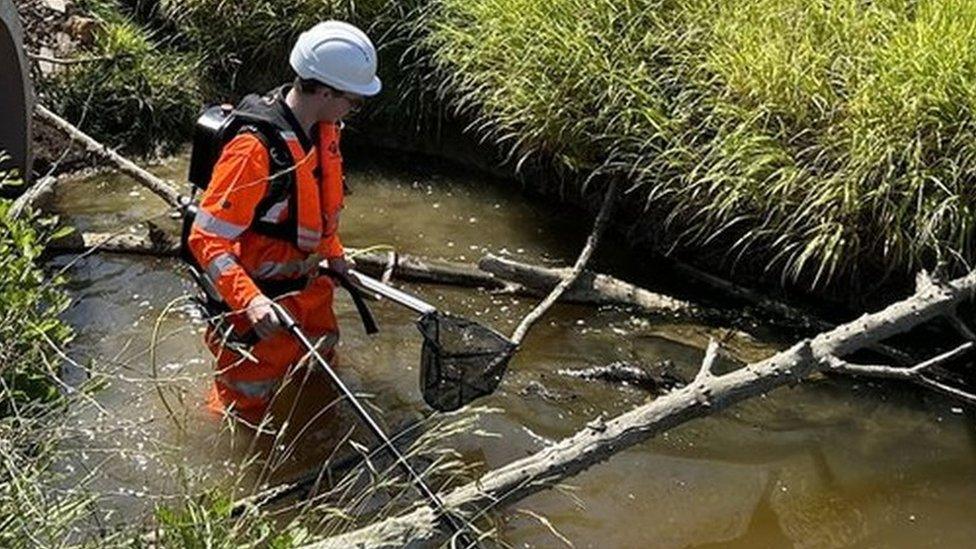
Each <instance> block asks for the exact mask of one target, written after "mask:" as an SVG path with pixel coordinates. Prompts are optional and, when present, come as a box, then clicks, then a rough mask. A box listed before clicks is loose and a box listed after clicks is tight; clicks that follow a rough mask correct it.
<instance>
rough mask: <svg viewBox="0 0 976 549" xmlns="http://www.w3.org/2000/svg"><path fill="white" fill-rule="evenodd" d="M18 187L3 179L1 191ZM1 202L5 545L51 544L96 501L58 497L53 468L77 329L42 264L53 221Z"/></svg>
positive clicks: (0, 506)
mask: <svg viewBox="0 0 976 549" xmlns="http://www.w3.org/2000/svg"><path fill="white" fill-rule="evenodd" d="M10 184H14V183H13V182H12V181H11V179H10V178H9V177H7V175H6V174H0V185H10ZM10 205H11V203H10V202H9V201H6V200H0V310H2V311H4V314H3V316H2V318H0V546H3V547H16V546H21V545H26V544H27V542H26V541H25V540H33V542H34V543H35V544H36V545H39V546H50V545H52V544H54V543H57V542H58V541H59V540H61V539H62V538H63V536H64V534H65V532H66V531H67V528H68V526H69V525H70V523H71V522H72V521H74V520H77V519H78V517H79V516H81V514H82V513H83V512H84V511H85V508H86V506H87V505H88V503H89V502H90V501H89V500H88V499H87V498H85V497H84V496H83V495H81V494H79V493H66V494H58V493H55V492H54V491H53V490H52V486H54V485H55V484H56V482H57V480H58V478H57V475H56V474H54V473H53V472H52V471H51V470H50V467H51V463H52V457H53V453H54V451H55V448H56V444H57V440H59V439H60V433H61V427H62V424H63V411H64V406H65V402H66V397H64V396H63V395H62V390H61V389H62V387H61V386H60V385H59V383H58V382H57V375H58V373H59V365H60V363H61V359H60V357H59V355H58V353H59V352H60V349H61V348H62V347H63V346H64V345H65V344H66V343H67V342H68V341H69V340H70V338H71V331H70V329H69V328H68V326H66V325H65V324H64V323H62V322H61V321H60V320H59V319H58V316H57V315H58V314H59V313H60V312H61V311H63V310H64V308H65V307H66V306H67V304H68V299H67V297H66V296H65V294H64V292H63V291H62V288H61V280H60V279H59V278H52V277H50V276H47V275H45V273H44V272H43V271H42V270H41V269H40V267H38V266H37V263H36V261H37V259H38V258H39V256H40V254H41V252H42V250H43V245H44V243H45V242H46V240H47V239H48V238H49V237H50V236H52V234H51V231H52V228H51V223H50V222H44V223H40V224H39V225H38V224H35V226H36V227H38V228H36V229H35V228H34V227H32V226H31V225H30V224H29V223H27V222H26V221H18V220H14V219H11V218H10V217H9V216H8V211H9V208H10Z"/></svg>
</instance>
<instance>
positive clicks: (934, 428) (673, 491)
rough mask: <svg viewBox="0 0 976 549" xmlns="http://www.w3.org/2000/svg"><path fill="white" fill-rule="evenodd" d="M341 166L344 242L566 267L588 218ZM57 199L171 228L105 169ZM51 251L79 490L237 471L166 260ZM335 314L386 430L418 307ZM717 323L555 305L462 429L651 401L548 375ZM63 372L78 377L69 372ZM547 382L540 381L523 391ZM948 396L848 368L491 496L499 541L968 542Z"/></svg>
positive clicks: (969, 512)
mask: <svg viewBox="0 0 976 549" xmlns="http://www.w3.org/2000/svg"><path fill="white" fill-rule="evenodd" d="M157 171H158V172H161V173H163V174H164V175H165V176H167V177H172V178H174V179H179V177H180V175H181V174H182V173H183V171H184V166H183V164H182V163H180V162H172V163H170V164H168V165H164V166H161V167H160V168H158V169H157ZM349 181H350V186H351V187H352V189H353V193H352V194H351V195H350V196H349V198H348V202H347V209H346V211H345V213H344V217H343V226H342V235H343V240H344V242H345V243H346V244H347V245H348V246H356V247H363V246H370V245H377V244H386V245H392V246H395V247H396V249H397V250H398V251H400V252H404V253H414V254H419V255H424V256H427V257H432V258H434V257H440V258H445V259H451V260H458V261H475V260H477V258H478V257H480V256H481V255H482V254H483V253H485V252H489V251H490V252H494V253H504V254H510V255H512V256H514V257H517V258H522V259H526V260H530V261H534V262H542V263H547V262H553V261H563V262H567V261H570V260H572V258H573V257H574V255H575V253H576V252H577V249H578V247H579V246H580V245H581V243H582V240H583V235H584V233H585V232H586V230H587V227H585V226H582V225H583V224H580V223H579V220H578V219H575V218H573V217H572V216H568V217H567V216H565V214H563V215H560V214H558V213H554V212H553V211H552V209H551V208H549V207H546V206H544V205H542V204H539V203H535V202H533V201H530V200H529V201H527V200H526V199H525V198H524V197H522V196H521V195H519V194H518V193H517V192H515V189H506V188H504V185H499V184H498V183H497V182H489V181H486V180H483V179H481V178H480V177H479V176H475V175H472V174H467V173H463V172H451V171H449V170H441V171H430V170H425V169H422V168H417V167H410V168H408V167H405V166H395V167H391V166H388V165H386V166H383V165H373V166H362V164H360V165H359V166H353V167H352V169H351V172H350V173H349ZM56 205H57V209H58V211H60V212H61V213H62V216H63V217H64V218H66V219H68V220H69V221H70V222H71V224H73V225H74V226H77V227H81V228H83V229H89V230H100V231H115V230H119V229H121V228H125V227H127V226H129V225H131V224H132V223H133V222H135V221H137V220H141V219H146V218H155V222H156V223H158V224H160V225H164V226H171V225H170V224H173V223H174V222H173V221H172V220H170V219H168V218H167V217H166V216H165V215H161V212H162V211H163V206H162V202H160V201H159V200H157V199H155V198H154V197H153V196H151V195H150V194H149V193H148V192H147V191H144V190H142V189H140V188H139V187H137V186H135V185H134V184H132V183H131V182H129V181H126V180H123V179H119V178H115V177H111V176H95V177H92V178H90V179H88V180H84V181H78V182H73V183H69V184H66V185H64V186H62V187H61V189H60V190H59V195H58V199H57V204H56ZM599 261H601V262H603V264H613V265H619V264H620V263H621V261H622V259H621V258H620V257H601V258H600V259H599ZM52 263H53V266H55V267H63V266H66V265H69V264H70V266H69V267H67V269H68V272H69V273H70V277H71V279H72V282H71V286H70V288H71V293H72V295H73V297H74V304H73V306H72V307H71V309H70V310H69V311H68V313H67V314H66V318H67V320H68V321H69V322H71V323H72V324H73V325H74V326H75V327H76V329H77V332H78V337H77V340H76V341H75V343H74V345H73V348H72V357H73V358H74V359H75V360H77V361H78V362H79V363H81V364H85V363H87V361H88V360H95V361H97V363H98V365H97V367H96V370H97V371H101V372H104V375H105V383H106V387H104V388H103V389H102V390H101V391H99V392H97V393H95V395H94V398H95V399H96V400H97V402H98V403H99V404H100V406H101V410H99V408H97V407H88V408H86V409H85V410H83V411H79V412H78V413H77V414H76V415H77V417H76V418H75V419H74V422H75V424H76V426H77V427H78V429H79V436H78V437H77V440H75V441H73V442H72V443H71V445H70V449H69V450H70V451H67V452H66V453H67V455H68V456H69V457H67V458H66V459H65V462H64V463H63V464H62V466H63V467H65V468H67V469H68V470H70V471H75V474H76V475H78V476H79V478H80V477H84V476H85V475H88V476H89V477H90V479H91V480H90V487H91V488H92V489H94V490H96V491H98V492H100V493H102V494H103V495H104V496H105V497H106V501H107V502H108V504H109V505H110V506H111V507H112V508H113V509H115V510H114V511H113V514H112V515H111V516H109V517H105V518H104V520H105V521H106V522H107V523H111V522H112V521H124V520H131V519H132V518H134V517H136V516H138V513H139V512H141V511H143V510H145V509H147V508H148V507H150V506H151V505H152V504H153V503H155V502H157V501H160V500H162V501H165V499H166V498H167V494H172V493H174V492H175V491H176V489H177V488H178V486H179V485H180V483H181V482H183V481H182V480H181V478H182V477H193V478H197V477H200V478H205V479H208V482H209V481H212V482H214V483H220V482H226V481H227V479H229V478H233V477H234V476H235V473H236V471H237V469H238V468H239V467H240V466H241V462H242V460H243V459H244V456H245V455H247V453H248V445H247V442H246V441H247V440H248V439H247V437H245V436H244V435H243V434H242V433H237V434H236V435H235V434H230V433H227V432H226V428H225V427H224V426H223V425H222V424H221V422H220V421H219V420H218V419H216V418H215V417H213V416H212V415H210V414H209V413H208V412H206V411H205V410H204V408H203V400H204V395H205V393H206V388H207V386H208V383H209V377H208V376H209V374H210V368H211V366H210V355H209V353H208V352H207V351H206V349H205V347H204V346H203V344H202V341H201V331H202V326H201V324H200V322H199V321H198V320H195V318H194V316H193V314H192V313H191V307H189V306H188V304H187V303H186V301H185V296H186V295H187V293H188V291H189V290H190V288H191V286H190V282H189V281H188V280H187V278H186V277H185V276H184V275H183V274H182V272H181V270H180V268H179V266H178V265H177V263H176V262H175V261H172V260H165V259H149V258H137V257H128V256H119V255H98V254H96V255H91V256H88V257H84V258H80V259H79V258H76V257H75V256H60V257H57V258H55V259H54V260H53V262H52ZM631 267H634V266H633V265H631ZM637 267H640V266H637ZM407 288H408V289H409V290H411V291H415V292H416V293H418V294H420V295H422V296H424V297H425V298H427V299H429V300H431V301H433V302H435V303H437V304H438V305H441V306H443V307H444V308H446V309H448V310H451V311H454V312H457V313H459V314H462V315H466V316H470V317H473V318H477V319H480V320H482V321H485V322H487V323H489V324H491V325H493V326H494V327H496V328H498V329H500V330H502V331H507V332H510V331H511V329H512V328H513V327H514V324H515V323H516V322H517V321H518V319H520V318H521V316H522V315H523V314H524V313H525V312H527V311H528V309H529V308H530V307H531V306H532V305H533V303H532V302H531V301H529V300H526V299H525V298H513V297H509V296H496V295H491V294H488V293H485V292H478V291H472V290H464V289H458V288H450V287H440V286H419V285H408V286H407ZM336 308H337V311H338V314H339V317H340V321H341V324H342V328H343V336H342V343H341V347H340V353H341V367H340V371H341V375H342V376H343V378H344V379H346V380H348V382H349V383H350V384H351V385H353V386H354V387H355V388H356V390H358V391H363V392H368V393H370V394H372V395H374V398H373V403H374V404H375V405H376V406H377V407H378V408H379V409H381V410H383V411H384V419H385V422H386V423H387V424H388V425H391V426H392V425H399V424H401V423H402V422H404V421H406V420H409V419H412V418H415V417H417V416H418V415H419V414H420V412H421V411H422V410H423V403H422V400H421V398H420V394H419V391H418V388H417V375H418V371H417V368H418V366H417V364H418V357H419V340H420V338H419V336H418V334H417V332H416V329H415V327H414V326H413V324H412V317H411V315H410V314H409V313H407V312H405V311H403V310H402V309H398V308H396V307H395V306H393V305H390V304H385V303H379V304H375V305H374V306H373V309H374V311H375V313H376V315H377V317H378V319H379V321H380V325H381V328H382V331H381V333H380V334H379V335H377V336H373V337H368V336H365V335H364V334H363V332H362V329H361V327H360V326H359V324H358V318H357V317H356V314H355V310H354V308H353V307H352V304H351V303H350V301H349V300H348V298H347V297H346V296H341V297H339V298H338V299H337V303H336ZM164 310H167V312H166V314H165V315H163V316H161V313H163V311H164ZM714 331H715V329H714V328H708V327H704V326H696V325H690V324H677V323H674V322H670V321H663V320H661V321H655V320H651V319H644V318H640V317H636V316H633V315H631V314H629V313H628V312H626V311H619V310H613V309H599V310H597V309H593V308H585V307H579V306H559V307H557V308H556V309H555V310H554V311H553V312H551V313H550V315H549V316H548V317H546V318H545V319H544V321H543V322H541V323H540V324H539V325H538V327H537V328H536V330H535V331H534V332H533V333H532V334H531V335H530V337H529V339H528V341H527V343H526V345H525V347H524V350H523V351H522V352H521V353H520V355H519V357H518V358H517V360H515V361H514V362H513V364H512V365H511V367H510V372H509V374H508V375H507V377H506V379H505V381H504V383H503V384H502V386H501V387H500V390H499V391H498V392H497V393H496V394H495V395H493V396H491V397H489V398H486V399H484V400H483V401H482V402H483V404H485V405H488V406H492V407H496V408H498V409H499V410H500V411H499V412H497V413H494V414H489V415H486V416H484V417H483V418H482V419H481V420H480V423H479V425H480V427H481V428H482V429H483V430H485V431H491V432H493V433H496V434H497V435H500V436H497V437H494V438H484V437H479V436H474V435H470V436H465V437H461V438H460V439H459V440H457V441H456V444H457V445H458V447H459V448H460V449H462V450H463V451H464V453H465V455H466V456H468V458H469V459H480V460H482V461H483V462H484V467H485V468H493V467H497V466H500V465H502V464H505V463H507V462H509V461H512V460H514V459H518V458H521V457H523V456H526V455H528V454H530V453H532V452H535V451H537V450H539V449H541V448H542V447H544V446H545V445H546V444H547V443H549V442H550V441H553V440H558V439H559V438H561V437H564V436H566V435H569V434H571V433H573V432H575V431H576V430H578V429H580V428H582V427H583V426H584V425H585V424H586V423H587V422H588V421H590V420H592V419H593V418H594V417H596V416H597V415H600V414H602V415H604V416H605V417H609V416H612V415H616V414H619V413H621V412H623V411H626V410H627V409H629V408H631V407H633V406H635V405H637V404H640V403H641V402H643V401H644V400H645V399H646V398H647V396H646V395H645V394H644V393H642V392H640V391H638V390H636V389H631V388H626V387H618V386H610V385H606V384H601V383H593V382H585V381H580V380H576V379H571V378H566V377H563V376H561V375H559V374H557V371H558V370H560V369H564V368H573V367H586V366H594V365H602V364H606V363H608V362H611V361H614V360H629V361H637V362H643V363H645V364H652V363H654V362H657V361H660V360H665V359H667V360H671V361H672V362H673V363H674V364H675V365H676V366H677V367H678V369H679V370H680V371H682V372H684V373H685V374H690V373H692V372H693V371H694V370H695V369H696V368H697V364H698V363H699V362H700V360H701V357H702V354H703V351H702V347H703V346H704V343H705V342H706V341H707V338H708V336H709V334H712V333H714ZM153 342H155V345H153ZM734 348H735V350H736V352H737V353H738V354H739V358H741V359H743V360H752V359H755V358H757V357H762V356H765V355H767V354H770V353H772V352H773V351H774V347H773V345H771V344H764V343H762V342H760V341H756V340H750V339H742V338H740V340H739V341H738V343H737V344H736V345H735V346H734ZM150 349H155V351H154V352H150V351H149V350H150ZM72 371H73V372H75V375H76V377H81V375H82V372H81V368H73V369H72ZM153 378H158V379H161V380H164V381H163V383H161V384H155V383H153V382H152V381H153ZM539 383H541V384H542V385H543V386H544V387H545V388H546V389H547V391H546V392H547V393H548V394H547V395H543V394H540V391H536V390H533V388H537V387H538V384H539ZM157 386H158V387H161V389H157ZM161 396H162V397H163V398H161ZM314 402H317V401H314ZM314 402H313V404H312V405H311V406H312V407H314ZM953 406H954V405H953V404H952V403H950V402H947V401H945V400H942V399H941V398H939V397H935V396H932V395H923V394H920V393H918V392H916V391H913V390H910V389H906V388H902V387H892V386H890V385H888V386H885V389H883V390H882V389H879V388H877V387H872V386H869V385H853V384H851V383H850V382H847V381H842V380H821V381H817V382H810V383H806V384H803V385H802V386H799V387H796V388H793V389H781V390H779V391H776V392H774V393H773V394H771V395H769V396H768V397H765V398H758V399H754V400H752V401H750V402H748V403H746V404H745V405H742V406H739V407H737V408H734V409H733V410H731V411H728V412H726V413H722V414H718V415H716V416H714V417H710V418H707V419H703V420H698V421H694V422H692V423H691V424H688V425H685V426H683V427H681V428H678V429H675V430H673V431H671V432H669V433H667V435H666V436H662V437H660V438H657V439H655V440H652V441H649V442H647V443H645V444H642V445H640V446H638V447H636V448H634V449H631V450H628V451H625V452H622V453H621V454H619V455H617V456H615V457H614V458H612V459H611V460H609V461H608V462H606V463H604V464H601V465H599V466H596V467H594V468H592V469H590V470H588V471H586V472H584V473H583V474H581V475H579V476H577V477H576V478H574V479H571V481H570V483H569V484H570V486H569V487H567V489H565V490H550V491H546V492H543V493H540V494H538V495H535V496H533V497H531V498H529V499H527V500H524V501H521V502H518V503H515V504H514V505H512V506H510V507H509V508H507V509H506V510H504V512H503V515H502V518H503V522H504V532H503V537H504V539H505V540H506V541H508V542H509V543H511V544H512V545H513V546H520V547H538V546H558V545H560V544H561V542H560V541H559V539H558V538H557V537H555V536H554V535H553V534H552V533H551V531H550V529H549V527H548V526H546V525H545V524H543V523H542V522H540V521H539V520H537V519H536V518H534V517H533V515H536V514H538V515H543V516H545V517H547V519H548V520H549V521H551V524H552V526H553V527H554V528H555V529H556V530H558V531H559V532H560V533H561V535H563V536H565V537H566V538H568V539H569V540H571V541H572V543H573V544H574V545H575V546H576V547H600V548H604V547H685V546H702V545H713V544H714V545H722V546H738V547H757V546H758V547H774V546H789V545H797V546H812V547H827V546H832V547H840V546H851V545H856V546H900V547H917V546H935V545H938V546H960V547H962V546H971V545H972V543H973V541H972V540H974V539H976V435H974V427H973V425H972V420H971V419H967V418H966V417H965V416H963V415H962V414H961V413H960V411H959V410H958V409H955V408H954V407H953ZM353 424H354V418H352V417H351V414H350V413H349V412H348V411H339V412H336V413H334V414H333V413H330V414H326V415H325V417H324V418H321V419H320V421H319V422H318V423H316V428H315V429H312V430H310V431H308V432H306V433H305V434H304V436H303V437H302V438H301V439H300V440H298V442H297V443H296V444H295V445H294V447H293V448H292V449H291V450H292V451H291V453H289V454H288V457H287V459H284V460H282V464H281V467H280V468H279V470H277V471H275V472H274V474H273V475H271V477H269V478H267V479H265V480H275V479H277V478H288V475H290V474H294V473H296V472H298V471H301V470H303V469H307V468H308V467H311V466H314V465H315V464H316V463H317V461H318V460H320V459H323V456H324V455H326V454H327V453H328V449H329V448H330V447H331V446H330V444H331V445H334V441H335V440H337V439H338V438H339V437H341V436H342V435H343V434H345V433H346V431H347V430H348V428H349V427H350V426H351V425H353ZM120 449H121V450H122V451H121V452H120V451H119V450H120ZM173 464H181V465H182V466H183V467H182V468H179V469H178V468H176V467H174V466H173Z"/></svg>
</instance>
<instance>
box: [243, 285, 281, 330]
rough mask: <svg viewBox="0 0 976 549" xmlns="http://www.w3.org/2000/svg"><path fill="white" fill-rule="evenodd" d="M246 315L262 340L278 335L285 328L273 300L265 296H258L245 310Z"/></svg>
mask: <svg viewBox="0 0 976 549" xmlns="http://www.w3.org/2000/svg"><path fill="white" fill-rule="evenodd" d="M244 314H245V316H247V320H248V321H250V323H251V325H252V326H254V331H255V332H257V334H258V337H260V338H261V339H268V338H269V337H272V336H274V335H277V334H278V333H279V332H281V330H282V329H283V328H284V324H283V323H282V321H281V318H279V317H278V313H276V312H275V308H274V305H273V304H272V303H271V300H270V299H268V298H267V297H266V296H264V295H261V294H258V295H257V296H256V297H255V298H254V299H252V300H251V302H250V303H248V305H247V308H245V309H244Z"/></svg>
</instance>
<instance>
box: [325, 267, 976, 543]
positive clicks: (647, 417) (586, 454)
mask: <svg viewBox="0 0 976 549" xmlns="http://www.w3.org/2000/svg"><path fill="white" fill-rule="evenodd" d="M974 292H976V272H973V273H970V274H969V275H967V276H965V277H963V278H959V279H956V280H954V281H952V282H949V283H938V282H934V281H932V280H931V279H929V278H928V276H927V275H925V274H924V273H923V274H922V275H921V276H920V277H919V283H918V286H917V290H916V293H915V294H914V295H912V296H911V297H909V298H907V299H904V300H902V301H899V302H897V303H895V304H893V305H890V306H888V307H887V308H885V309H884V310H882V311H879V312H876V313H872V314H866V315H863V316H861V317H860V318H858V319H856V320H854V321H851V322H848V323H846V324H843V325H841V326H838V327H836V328H834V329H832V330H830V331H828V332H825V333H821V334H820V335H817V336H816V337H814V338H812V339H805V340H803V341H800V342H799V343H797V344H795V345H793V346H792V347H790V348H789V349H787V350H785V351H782V352H780V353H777V354H775V355H774V356H772V357H770V358H767V359H765V360H762V361H760V362H756V363H753V364H749V365H747V366H744V367H742V368H740V369H738V370H735V371H732V372H729V373H726V374H722V375H716V374H714V373H712V366H713V364H714V362H715V360H716V358H717V355H718V345H717V344H716V343H715V342H714V341H712V342H711V343H710V344H709V347H708V350H707V351H706V353H705V358H704V360H703V361H702V366H701V369H700V370H699V372H698V375H697V376H696V377H695V379H694V380H693V381H692V382H691V383H690V384H689V385H687V386H685V387H683V388H681V389H678V390H675V391H672V392H671V393H669V394H667V395H666V396H662V397H659V398H657V399H655V400H653V401H651V402H649V403H647V404H644V405H642V406H639V407H637V408H635V409H633V410H631V411H629V412H627V413H624V414H621V415H620V416H617V417H616V418H613V419H612V420H609V421H603V420H602V419H601V418H597V419H595V420H594V421H592V422H590V424H589V425H588V426H587V428H586V429H585V430H583V431H580V432H578V433H577V434H575V435H573V436H571V437H569V438H566V439H563V440H562V441H560V442H558V443H556V444H553V445H551V446H549V447H547V448H545V449H544V450H542V451H540V452H537V453H535V454H533V455H531V456H528V457H526V458H523V459H520V460H517V461H515V462H512V463H510V464H508V465H506V466H504V467H501V468H499V469H495V470H493V471H490V472H488V473H486V474H485V475H483V476H482V477H481V478H480V479H478V480H477V481H475V482H472V483H470V484H466V485H464V486H461V487H459V488H456V489H454V490H453V491H451V492H450V493H447V494H444V495H443V496H442V500H443V501H444V504H445V505H446V506H447V507H448V508H449V509H451V510H452V511H455V512H462V513H463V514H465V515H466V516H468V517H470V520H474V519H476V518H478V517H480V516H481V515H483V514H484V513H486V512H488V511H489V510H491V509H493V508H495V507H499V506H501V505H506V504H508V503H511V502H514V501H517V500H520V499H523V498H525V497H527V496H529V495H531V494H533V493H535V492H538V491H540V490H543V489H546V488H548V487H551V486H553V485H554V484H556V483H559V482H561V481H563V480H565V479H566V478H568V477H571V476H573V475H576V474H577V473H579V472H581V471H584V470H585V469H587V468H589V467H590V466H592V465H594V464H597V463H600V462H602V461H604V460H606V459H609V458H610V457H611V456H613V455H614V454H616V453H618V452H620V451H622V450H624V449H627V448H629V447H631V446H634V445H635V444H638V443H640V442H642V441H645V440H647V439H648V438H651V437H653V436H655V435H657V434H659V433H662V432H665V431H667V430H669V429H671V428H674V427H676V426H678V425H681V424H683V423H685V422H687V421H690V420H692V419H695V418H699V417H704V416H707V415H711V414H713V413H715V412H717V411H720V410H723V409H725V408H727V407H729V406H732V405H733V404H737V403H739V402H742V401H744V400H748V399H750V398H753V397H756V396H759V395H762V394H764V393H767V392H769V391H771V390H773V389H775V388H778V387H782V386H784V385H791V384H795V383H797V382H798V381H800V380H801V379H803V378H805V377H807V376H809V375H811V374H813V373H815V372H819V371H823V370H825V369H829V368H831V367H835V365H836V364H837V361H838V360H843V358H844V357H845V356H847V355H850V354H851V353H853V352H855V351H858V350H860V349H863V348H864V347H866V346H868V345H871V344H874V343H878V342H880V341H882V340H884V339H887V338H889V337H891V336H894V335H896V334H899V333H902V332H906V331H908V330H910V329H912V328H914V327H915V326H918V325H919V324H922V323H924V322H927V321H929V320H932V319H934V318H936V317H938V316H941V315H951V314H954V312H955V307H956V306H957V305H958V304H959V303H960V302H961V301H963V300H964V299H967V298H971V297H972V296H973V295H974ZM437 524H438V522H437V517H436V516H435V513H434V511H433V510H432V509H431V508H430V507H427V506H426V505H418V507H417V508H415V510H413V511H412V512H409V513H406V514H404V515H401V516H398V517H394V518H390V519H387V520H383V521H381V522H378V523H375V524H372V525H370V526H366V527H364V528H361V529H359V530H356V531H353V532H350V533H347V534H344V535H341V536H336V537H333V538H329V539H327V540H324V541H322V542H320V543H317V544H315V545H313V547H316V548H326V547H362V548H366V547H370V548H375V547H421V546H430V545H432V544H434V543H436V542H438V541H440V540H442V539H443V538H444V535H445V534H444V533H443V532H441V531H439V530H438V528H437Z"/></svg>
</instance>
